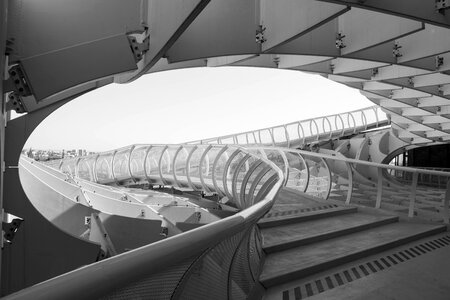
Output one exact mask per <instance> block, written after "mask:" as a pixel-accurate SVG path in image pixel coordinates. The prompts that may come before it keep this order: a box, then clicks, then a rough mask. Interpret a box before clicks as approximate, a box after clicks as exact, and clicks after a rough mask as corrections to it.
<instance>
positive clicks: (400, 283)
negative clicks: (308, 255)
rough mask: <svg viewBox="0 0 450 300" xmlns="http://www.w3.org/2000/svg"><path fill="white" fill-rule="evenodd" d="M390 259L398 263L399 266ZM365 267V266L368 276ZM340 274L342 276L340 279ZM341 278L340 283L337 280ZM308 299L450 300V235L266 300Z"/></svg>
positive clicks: (273, 292)
mask: <svg viewBox="0 0 450 300" xmlns="http://www.w3.org/2000/svg"><path fill="white" fill-rule="evenodd" d="M442 238H444V239H446V241H447V242H446V243H445V244H444V243H442V242H439V244H438V243H437V242H436V241H437V240H438V241H439V239H442ZM433 245H434V246H433ZM431 246H433V247H431ZM419 248H420V249H419ZM411 249H413V250H411ZM427 249H429V251H428V250H427ZM419 250H421V251H422V252H419ZM405 251H406V252H405ZM414 253H416V254H414ZM400 254H402V255H407V256H408V258H406V257H403V259H402V255H400ZM388 258H392V259H394V261H396V263H393V262H392V261H390V260H389V259H388ZM386 262H388V266H386V264H385V263H386ZM368 264H369V265H370V266H369V267H370V268H369V267H368ZM361 266H365V269H364V274H363V272H362V271H361V270H362V269H361ZM353 269H356V270H359V274H360V276H355V275H354V273H353ZM370 269H372V271H371V270H370ZM337 274H340V275H338V276H336V275H337ZM337 277H339V280H336V278H337ZM346 277H347V279H346ZM357 277H358V278H357ZM317 281H321V284H320V286H321V287H322V286H323V287H322V288H321V291H319V290H318V289H320V288H318V286H317V285H316V284H315V283H316V282H317ZM327 281H330V282H331V281H332V284H333V285H334V287H333V288H329V287H327V284H328V282H327ZM308 293H309V297H308ZM305 298H307V299H310V300H319V299H346V300H347V299H364V300H372V299H374V300H375V299H395V300H403V299H405V300H406V299H407V300H410V299H417V300H419V299H420V300H422V299H430V300H431V299H432V300H435V299H436V300H440V299H445V300H448V299H450V233H448V232H445V233H441V234H438V235H434V236H431V237H428V238H425V239H422V240H418V241H415V242H411V243H408V244H405V245H403V246H400V247H396V248H393V249H390V250H387V251H385V252H382V253H379V254H376V255H373V256H369V257H365V258H362V259H359V260H357V261H353V262H350V263H347V264H345V265H342V266H339V267H336V268H333V269H330V270H326V271H323V272H321V273H318V274H314V275H312V276H309V277H307V278H304V279H302V280H299V281H292V282H289V283H286V284H283V285H281V286H277V287H276V288H273V289H269V290H268V291H267V293H266V295H265V297H264V299H265V300H267V299H279V300H291V299H305Z"/></svg>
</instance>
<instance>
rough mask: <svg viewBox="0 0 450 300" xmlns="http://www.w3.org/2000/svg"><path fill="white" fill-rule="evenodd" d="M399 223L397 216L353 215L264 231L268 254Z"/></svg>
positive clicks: (262, 231)
mask: <svg viewBox="0 0 450 300" xmlns="http://www.w3.org/2000/svg"><path fill="white" fill-rule="evenodd" d="M397 221H398V217H397V216H384V215H379V214H369V213H352V214H346V215H338V216H332V217H329V218H325V219H318V220H311V221H306V222H303V223H301V224H298V223H295V224H289V225H283V226H277V227H270V228H265V229H262V230H261V233H262V236H263V240H264V243H263V248H264V251H265V252H266V253H273V252H277V251H283V250H286V249H290V248H293V247H298V246H304V245H307V244H311V243H316V242H320V241H323V240H326V239H331V238H335V237H338V236H343V235H346V234H350V233H354V232H358V231H362V230H366V229H369V228H374V227H378V226H381V225H386V224H390V223H394V222H397Z"/></svg>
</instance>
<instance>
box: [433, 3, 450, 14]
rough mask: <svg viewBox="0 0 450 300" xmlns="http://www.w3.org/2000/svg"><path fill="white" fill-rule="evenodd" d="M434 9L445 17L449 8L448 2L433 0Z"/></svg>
mask: <svg viewBox="0 0 450 300" xmlns="http://www.w3.org/2000/svg"><path fill="white" fill-rule="evenodd" d="M434 8H435V9H436V12H437V13H440V14H442V15H445V11H446V10H447V9H449V8H450V0H435V4H434Z"/></svg>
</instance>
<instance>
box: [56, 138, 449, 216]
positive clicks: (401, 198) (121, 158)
mask: <svg viewBox="0 0 450 300" xmlns="http://www.w3.org/2000/svg"><path fill="white" fill-rule="evenodd" d="M252 155H253V156H252ZM259 159H264V160H268V161H271V162H273V163H274V164H275V165H276V166H278V168H280V169H281V170H282V172H283V174H284V186H287V187H289V188H293V189H296V190H298V191H300V192H304V193H306V194H309V195H312V196H315V197H319V198H323V199H328V198H330V197H331V198H333V199H337V200H339V199H341V200H343V201H345V203H347V204H350V203H351V202H352V201H355V202H358V203H363V204H367V205H372V206H373V207H376V208H380V207H381V206H382V204H383V206H384V208H387V209H390V210H396V211H399V212H401V211H405V212H406V213H407V214H408V215H409V216H410V217H413V216H414V215H417V214H418V215H419V216H422V217H425V218H429V219H431V220H440V221H442V220H444V221H446V222H447V220H448V213H447V211H446V209H447V208H448V205H447V206H446V205H445V203H444V202H445V201H448V199H447V198H445V195H444V194H445V190H446V189H445V187H446V184H447V182H448V180H449V178H450V173H449V172H442V171H434V170H425V169H418V168H408V167H399V166H392V165H385V164H378V163H373V162H366V161H361V160H356V159H349V158H346V157H344V156H343V155H340V154H339V153H335V152H331V151H330V154H323V153H315V152H309V151H302V150H295V149H291V148H280V147H279V148H277V147H264V146H252V147H246V148H245V149H244V148H242V147H239V146H236V145H133V146H129V147H126V148H122V149H118V150H114V151H111V152H105V153H101V154H97V155H93V156H87V157H81V158H77V159H72V160H64V161H62V163H61V164H60V166H59V167H60V169H61V170H62V171H64V172H69V173H71V174H72V175H74V176H78V177H81V178H84V179H87V180H91V181H95V182H98V183H102V184H118V185H128V184H129V183H136V182H145V183H147V182H148V183H150V184H164V185H172V186H176V187H180V188H189V189H194V190H202V191H206V192H216V193H217V194H219V196H221V197H222V199H223V201H229V200H231V203H234V205H235V206H236V207H238V208H241V209H242V208H246V207H248V206H249V205H251V203H252V199H251V196H247V193H250V194H252V193H253V192H254V189H255V188H256V187H251V186H249V185H248V184H247V181H248V180H253V177H255V178H257V179H258V180H259V181H261V178H260V177H261V176H263V177H264V178H262V181H265V180H267V179H268V178H269V177H270V175H262V174H263V173H264V167H263V166H262V163H261V162H260V160H259ZM248 172H252V174H253V175H247V174H248ZM258 172H261V173H260V174H259V175H257V173H258ZM388 172H391V173H392V172H396V173H397V174H398V173H400V172H401V173H402V174H403V176H402V178H403V179H402V181H398V180H395V178H393V177H391V176H388ZM363 174H371V175H370V176H372V178H369V177H367V176H369V175H363ZM426 176H432V177H439V178H441V179H440V180H441V181H442V182H443V183H444V184H441V186H438V187H434V188H433V187H430V186H427V185H425V184H422V181H420V180H418V179H420V178H425V177H426ZM243 186H246V189H247V190H243V189H242V187H243ZM445 199H447V200H445ZM249 203H250V204H249Z"/></svg>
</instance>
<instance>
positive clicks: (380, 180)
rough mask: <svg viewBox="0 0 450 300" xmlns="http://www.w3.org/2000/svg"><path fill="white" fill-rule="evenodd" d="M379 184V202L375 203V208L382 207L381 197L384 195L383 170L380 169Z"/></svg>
mask: <svg viewBox="0 0 450 300" xmlns="http://www.w3.org/2000/svg"><path fill="white" fill-rule="evenodd" d="M377 175H378V184H377V202H376V203H375V208H380V207H381V195H382V194H383V177H382V176H383V169H381V168H378V170H377Z"/></svg>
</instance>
